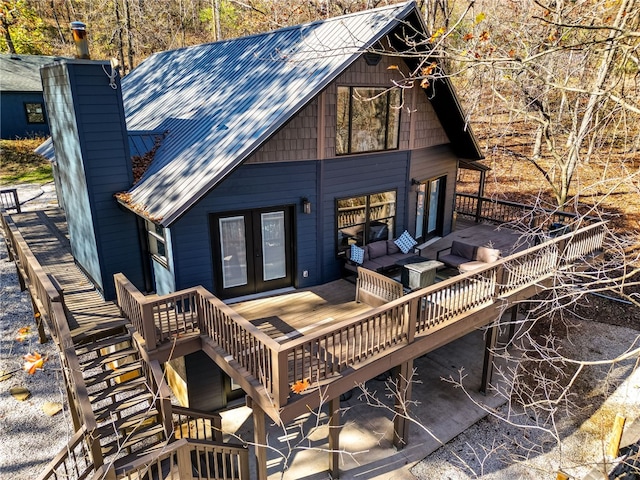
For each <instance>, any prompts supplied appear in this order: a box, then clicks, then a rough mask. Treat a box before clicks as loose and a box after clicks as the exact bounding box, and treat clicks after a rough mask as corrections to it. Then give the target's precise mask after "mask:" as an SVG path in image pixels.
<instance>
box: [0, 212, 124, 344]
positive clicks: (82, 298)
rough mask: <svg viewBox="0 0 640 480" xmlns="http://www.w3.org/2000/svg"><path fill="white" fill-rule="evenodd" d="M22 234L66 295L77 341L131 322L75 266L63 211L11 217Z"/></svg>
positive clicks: (72, 332)
mask: <svg viewBox="0 0 640 480" xmlns="http://www.w3.org/2000/svg"><path fill="white" fill-rule="evenodd" d="M11 219H12V220H13V221H14V223H15V225H16V227H17V228H18V230H19V231H20V234H21V235H22V237H23V238H24V240H25V241H26V242H27V244H28V245H29V248H30V250H31V252H32V253H33V254H34V255H35V257H36V259H37V260H38V262H39V263H40V265H41V266H42V268H43V269H44V271H45V272H46V273H47V274H50V275H53V276H54V277H55V279H56V281H57V282H58V284H59V286H60V287H61V289H62V291H63V293H64V301H65V306H66V308H67V310H68V311H67V314H68V315H67V318H68V320H69V330H70V331H71V335H72V337H73V339H74V341H79V340H81V339H82V338H83V337H84V336H85V335H86V334H87V332H91V334H92V335H95V334H97V333H100V332H102V331H106V330H108V329H111V328H117V327H121V326H122V325H124V324H125V323H127V321H126V319H124V318H123V317H122V315H121V314H120V309H119V308H118V306H117V305H116V304H115V303H114V302H108V301H105V300H104V299H103V298H102V295H100V293H99V292H98V291H97V290H96V288H95V286H94V285H93V284H92V283H91V282H90V281H89V279H88V278H87V276H86V275H85V274H84V273H83V272H82V270H81V269H80V268H79V267H78V265H77V264H76V263H75V261H74V259H73V256H72V255H71V245H70V243H69V235H68V231H67V222H66V218H65V214H64V212H63V211H62V210H61V209H59V208H54V209H48V210H41V211H35V212H23V213H20V214H13V215H11Z"/></svg>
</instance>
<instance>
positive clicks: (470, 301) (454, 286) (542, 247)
mask: <svg viewBox="0 0 640 480" xmlns="http://www.w3.org/2000/svg"><path fill="white" fill-rule="evenodd" d="M604 232H605V230H604V223H603V222H600V223H597V224H593V225H589V226H587V227H584V228H582V229H580V230H578V231H577V232H572V233H568V234H566V235H563V236H560V237H557V238H551V239H548V241H546V242H544V243H541V244H539V245H537V246H535V247H532V248H530V249H528V250H525V251H523V252H519V253H516V254H514V255H511V256H509V257H506V258H504V259H501V260H499V261H498V262H495V263H492V264H490V265H488V266H486V267H484V268H480V269H477V270H474V271H472V272H469V273H466V274H463V275H459V276H456V277H453V278H451V279H449V280H446V281H443V282H439V283H437V284H435V285H432V286H429V287H426V288H424V289H422V290H419V291H417V292H413V293H410V294H408V295H405V296H403V297H401V298H398V299H396V300H393V301H391V302H389V303H387V304H385V305H382V306H380V307H377V308H374V309H372V310H370V311H369V312H367V313H365V314H362V315H359V316H357V317H355V318H352V319H349V320H345V321H342V322H338V323H334V324H331V325H327V326H325V327H323V328H320V329H318V330H315V331H314V332H313V333H311V334H305V335H304V336H302V337H299V338H296V339H293V340H289V341H287V342H284V343H282V344H281V343H278V342H276V341H275V340H273V339H271V338H270V337H269V336H267V335H266V334H265V333H264V332H262V331H261V330H259V329H258V328H257V327H255V326H254V325H252V324H251V323H250V322H249V321H248V320H246V319H245V318H243V317H242V316H241V315H239V314H238V313H237V312H235V311H234V310H233V309H232V308H230V307H229V306H227V305H225V304H224V303H223V302H222V301H220V300H219V299H217V298H216V297H215V296H214V295H213V294H211V293H210V292H208V291H206V290H205V289H204V288H202V287H196V288H193V289H189V290H185V291H182V292H178V293H176V294H175V295H172V294H170V295H166V296H163V297H151V299H150V300H149V301H148V302H150V303H153V304H154V305H164V306H167V308H164V307H163V308H160V309H152V310H149V309H147V308H145V306H146V305H147V301H146V300H143V301H142V307H140V305H138V306H136V305H134V303H135V302H130V303H132V306H131V307H127V308H130V309H131V310H132V311H133V312H134V313H136V312H139V311H142V312H148V314H147V315H145V314H143V316H142V320H141V321H142V327H141V331H142V332H147V331H154V332H155V330H156V329H157V327H159V325H160V324H161V322H162V318H163V317H162V315H167V314H168V308H169V307H171V308H173V309H174V310H175V309H176V307H175V305H176V304H179V302H184V301H185V300H184V299H188V301H189V302H190V303H189V305H190V308H189V314H188V316H187V319H186V320H184V318H185V317H184V316H182V312H177V313H176V315H177V316H178V317H180V318H181V319H183V320H181V322H182V324H184V325H189V327H188V328H189V330H188V331H193V332H195V331H198V330H199V332H200V333H201V334H202V335H205V336H206V337H208V338H210V339H211V340H213V342H214V343H215V344H216V345H217V346H218V347H219V348H220V349H221V350H223V351H224V352H225V358H227V361H231V360H233V361H234V362H236V364H237V366H238V367H240V368H242V369H244V370H246V371H247V372H248V373H249V374H250V375H251V376H252V377H253V378H254V379H255V380H257V381H259V382H260V383H261V384H262V385H263V386H264V387H265V388H266V390H267V392H268V393H269V394H270V395H271V401H273V403H274V405H275V406H276V407H277V408H280V407H283V406H284V405H286V403H287V401H288V400H287V399H288V397H289V391H290V388H289V387H290V386H291V384H292V383H294V382H296V381H299V380H304V379H309V380H310V381H312V382H314V383H315V382H320V383H321V382H323V381H326V380H328V379H330V378H331V377H332V376H335V375H336V374H340V373H342V372H344V371H345V370H346V369H348V368H353V367H356V366H357V365H358V364H359V363H361V362H364V361H368V360H370V359H371V358H372V356H374V355H377V354H380V353H382V352H385V351H391V350H394V349H397V348H400V347H402V346H406V345H408V344H409V343H411V342H412V341H413V340H414V339H415V338H416V337H418V336H420V335H428V334H430V333H431V332H432V331H434V330H436V329H439V328H442V326H444V325H447V324H451V323H454V322H456V321H458V320H460V319H462V318H464V317H466V316H468V315H470V314H472V313H473V312H474V311H477V310H478V309H481V308H485V307H487V306H489V305H491V304H493V303H495V302H496V301H498V300H499V299H500V298H506V297H509V296H510V295H512V294H513V293H515V292H517V291H518V290H520V289H522V288H524V287H527V286H530V285H533V284H536V283H539V282H540V281H542V280H544V279H546V278H548V277H549V276H551V275H554V274H555V273H556V272H557V271H558V269H561V268H563V267H564V266H565V265H566V264H567V263H570V262H572V261H574V260H576V259H579V258H584V257H586V256H588V255H590V254H592V253H594V252H597V251H599V250H601V249H602V243H603V239H604ZM565 255H567V256H565ZM115 281H116V285H118V287H117V290H118V292H120V291H122V290H126V289H129V288H132V287H131V286H130V284H128V282H127V280H126V278H124V277H123V276H122V275H116V276H115ZM125 287H126V288H125ZM123 295H124V294H123ZM126 295H127V297H125V296H123V298H135V299H137V298H139V297H138V293H136V291H134V292H129V291H127V293H126ZM191 302H194V303H195V304H196V307H197V308H196V309H195V312H194V309H193V308H192V306H193V303H191ZM123 311H125V313H126V310H125V308H123ZM178 323H180V322H178ZM172 329H173V330H177V329H175V328H173V327H172ZM154 335H155V333H154ZM154 338H156V337H155V336H154ZM159 345H160V343H159V342H157V343H156V344H155V348H157V347H158V346H159ZM146 346H147V349H149V350H153V349H154V345H153V343H151V342H149V339H146Z"/></svg>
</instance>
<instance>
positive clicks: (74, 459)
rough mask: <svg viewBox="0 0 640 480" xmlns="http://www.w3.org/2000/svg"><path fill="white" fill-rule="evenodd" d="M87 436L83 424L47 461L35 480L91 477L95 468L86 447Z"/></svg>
mask: <svg viewBox="0 0 640 480" xmlns="http://www.w3.org/2000/svg"><path fill="white" fill-rule="evenodd" d="M87 436H88V432H87V428H86V427H85V426H84V425H83V426H82V427H81V428H80V430H78V431H77V432H76V433H74V434H73V436H72V437H71V439H70V440H69V441H68V442H67V445H66V448H64V449H63V450H61V451H60V453H58V455H56V456H55V457H54V459H53V460H51V462H49V464H48V465H47V467H46V468H45V469H44V470H43V471H42V473H41V474H40V475H39V476H38V477H37V480H62V479H68V478H74V479H79V480H81V479H84V478H91V477H92V476H93V474H94V473H95V470H96V469H95V465H94V464H93V458H92V455H91V453H90V452H89V449H88V448H87V442H86V438H87Z"/></svg>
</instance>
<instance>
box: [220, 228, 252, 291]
mask: <svg viewBox="0 0 640 480" xmlns="http://www.w3.org/2000/svg"><path fill="white" fill-rule="evenodd" d="M219 228H220V256H221V258H222V286H223V288H231V287H238V286H240V285H246V284H247V246H246V240H245V225H244V216H238V217H227V218H221V219H220V220H219Z"/></svg>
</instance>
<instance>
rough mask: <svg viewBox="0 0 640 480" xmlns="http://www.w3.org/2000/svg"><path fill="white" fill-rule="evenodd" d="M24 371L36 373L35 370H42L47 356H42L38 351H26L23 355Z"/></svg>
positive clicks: (30, 373)
mask: <svg viewBox="0 0 640 480" xmlns="http://www.w3.org/2000/svg"><path fill="white" fill-rule="evenodd" d="M23 358H24V360H25V362H24V367H23V368H24V371H25V372H27V373H28V374H29V375H33V374H34V373H36V370H42V369H43V368H44V362H46V361H47V357H43V356H42V355H40V354H39V353H38V352H33V353H28V354H27V355H25V356H24V357H23Z"/></svg>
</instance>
